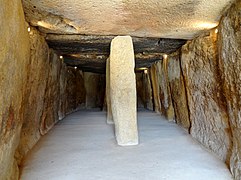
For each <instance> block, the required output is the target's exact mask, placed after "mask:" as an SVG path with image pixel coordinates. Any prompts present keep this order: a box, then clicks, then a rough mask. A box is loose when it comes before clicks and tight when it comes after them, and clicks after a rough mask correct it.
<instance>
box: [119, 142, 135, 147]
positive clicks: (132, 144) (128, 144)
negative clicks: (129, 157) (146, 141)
mask: <svg viewBox="0 0 241 180" xmlns="http://www.w3.org/2000/svg"><path fill="white" fill-rule="evenodd" d="M117 144H118V145H119V146H136V145H138V144H139V142H138V141H137V142H128V143H120V142H117Z"/></svg>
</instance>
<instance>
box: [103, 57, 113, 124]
mask: <svg viewBox="0 0 241 180" xmlns="http://www.w3.org/2000/svg"><path fill="white" fill-rule="evenodd" d="M105 90H106V91H105V93H106V105H107V118H106V122H107V124H114V121H113V116H112V110H111V100H110V58H108V59H107V60H106V88H105Z"/></svg>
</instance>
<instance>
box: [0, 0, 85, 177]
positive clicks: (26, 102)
mask: <svg viewBox="0 0 241 180" xmlns="http://www.w3.org/2000/svg"><path fill="white" fill-rule="evenodd" d="M9 9H11V14H10V11H9ZM0 23H1V27H2V28H1V32H0V33H1V34H0V43H1V44H0V65H1V66H0V101H1V102H2V103H0V162H1V163H0V169H1V171H0V179H4V180H5V179H18V176H19V168H18V165H20V162H21V160H22V158H23V157H24V155H26V153H27V152H28V151H29V150H30V149H31V148H32V147H33V146H34V145H35V144H36V142H37V141H38V140H39V138H40V137H41V136H42V135H44V134H46V133H47V132H48V131H49V130H50V129H51V128H52V126H53V125H54V124H55V123H56V122H57V121H58V120H59V119H62V118H63V117H64V116H65V115H66V114H67V113H69V112H72V111H73V110H74V109H76V108H78V107H80V106H81V105H82V104H83V103H85V89H84V81H83V77H82V74H81V72H80V71H78V70H75V69H74V68H67V67H66V66H65V65H64V64H63V62H62V60H60V59H59V56H58V55H57V54H55V53H54V52H53V51H52V50H50V49H49V48H48V45H47V43H46V42H45V40H44V37H43V36H41V35H40V34H39V32H38V31H37V30H35V29H34V28H31V32H28V30H27V28H28V26H27V23H26V22H25V20H24V14H23V10H22V5H21V1H16V2H14V3H13V2H9V1H1V11H0ZM83 97H84V98H83ZM73 102H74V103H73Z"/></svg>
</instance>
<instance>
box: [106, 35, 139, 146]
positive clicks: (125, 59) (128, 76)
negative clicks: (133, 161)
mask: <svg viewBox="0 0 241 180" xmlns="http://www.w3.org/2000/svg"><path fill="white" fill-rule="evenodd" d="M134 66H135V59H134V50H133V44H132V39H131V37H130V36H118V37H116V38H114V39H113V40H112V42H111V51H110V96H111V109H112V115H113V119H114V122H115V135H116V139H117V143H118V145H121V146H128V145H137V144H138V131H137V117H136V111H137V110H136V79H135V73H134Z"/></svg>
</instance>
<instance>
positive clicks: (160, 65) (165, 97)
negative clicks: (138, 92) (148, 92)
mask: <svg viewBox="0 0 241 180" xmlns="http://www.w3.org/2000/svg"><path fill="white" fill-rule="evenodd" d="M167 62H168V60H167V59H163V60H161V61H158V62H157V63H155V64H153V65H152V67H151V77H152V78H151V80H152V87H153V95H154V105H155V111H156V112H158V113H161V114H162V115H164V116H165V117H166V118H167V119H168V120H174V119H175V114H174V108H173V105H172V96H171V92H170V87H169V80H168V67H167Z"/></svg>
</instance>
